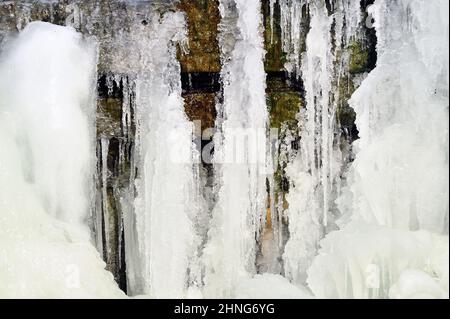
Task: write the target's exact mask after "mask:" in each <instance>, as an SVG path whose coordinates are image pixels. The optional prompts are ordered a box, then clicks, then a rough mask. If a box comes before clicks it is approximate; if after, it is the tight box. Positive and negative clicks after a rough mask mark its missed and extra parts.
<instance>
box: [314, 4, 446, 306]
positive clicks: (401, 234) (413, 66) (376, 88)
mask: <svg viewBox="0 0 450 319" xmlns="http://www.w3.org/2000/svg"><path fill="white" fill-rule="evenodd" d="M447 9H448V2H446V1H436V2H433V3H430V2H425V1H420V0H414V1H406V0H405V1H396V2H393V1H384V0H378V1H376V2H375V4H374V6H372V7H371V11H372V13H373V15H374V17H375V21H376V22H375V27H376V29H377V36H378V46H377V51H378V55H379V57H378V63H377V67H376V69H375V70H374V71H372V72H371V73H370V74H369V76H368V78H367V79H366V80H365V81H363V83H362V85H361V87H360V88H359V89H358V90H357V91H356V92H355V94H354V95H353V97H352V99H351V101H350V104H351V106H352V107H353V108H354V109H355V111H356V113H357V125H358V129H359V131H360V140H359V141H357V142H356V144H355V145H356V159H355V161H354V163H353V164H352V166H351V169H350V172H349V175H350V178H349V186H348V187H347V189H346V190H345V191H344V193H343V195H342V196H341V198H340V199H339V200H338V202H339V204H340V209H341V210H342V211H343V212H344V213H345V215H344V218H343V219H342V220H341V224H342V225H345V224H346V223H347V222H348V221H349V220H350V224H349V225H347V226H342V228H343V229H342V230H341V231H339V232H336V233H333V234H330V235H329V236H328V237H327V238H326V239H325V240H324V241H323V242H322V245H321V246H322V248H321V251H320V254H319V256H318V257H317V258H315V259H314V262H313V266H312V267H311V268H310V270H309V278H308V282H309V284H310V286H311V288H312V290H313V292H314V293H315V294H316V295H317V296H319V297H332V298H334V297H341V298H346V297H354V298H364V297H380V298H385V297H389V296H390V295H391V296H397V295H401V296H406V295H408V293H405V292H404V291H403V290H404V289H405V287H408V285H409V286H410V287H411V289H412V290H413V291H412V292H410V293H411V295H410V296H420V295H429V296H441V297H442V296H447V297H448V211H449V210H448V35H449V26H448V15H447V13H446V12H447ZM444 12H445V13H444ZM346 247H348V248H346ZM350 247H351V249H349V248H350ZM445 256H447V258H445ZM370 269H372V270H373V271H376V272H379V277H380V282H377V283H375V284H374V285H367V283H366V280H365V279H366V278H367V276H368V275H367V273H366V271H368V272H369V273H370V272H371V270H370ZM343 272H344V273H345V274H347V275H346V276H345V277H343V276H342V274H343ZM425 274H427V275H425ZM426 276H428V277H426ZM424 278H428V279H424ZM424 280H425V281H428V282H429V284H424V285H422V284H421V283H423V282H424ZM397 281H398V282H397ZM396 282H397V283H396ZM432 282H435V284H434V285H433V284H432ZM325 286H327V287H328V288H327V289H324V287H325ZM433 287H440V289H441V290H439V289H438V290H437V291H436V290H433V291H430V289H431V290H432V288H433ZM421 289H423V290H421ZM442 291H443V292H442Z"/></svg>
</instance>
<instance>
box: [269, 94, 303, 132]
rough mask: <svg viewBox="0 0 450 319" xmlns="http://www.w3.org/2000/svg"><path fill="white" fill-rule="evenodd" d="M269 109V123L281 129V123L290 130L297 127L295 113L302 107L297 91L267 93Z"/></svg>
mask: <svg viewBox="0 0 450 319" xmlns="http://www.w3.org/2000/svg"><path fill="white" fill-rule="evenodd" d="M267 103H268V106H269V110H270V125H271V127H272V128H278V129H281V127H282V126H283V124H286V125H287V127H288V128H289V129H291V130H295V129H296V128H297V127H298V121H297V118H296V117H297V114H298V112H299V111H300V108H301V107H302V100H301V97H300V94H299V93H297V92H272V93H268V95H267Z"/></svg>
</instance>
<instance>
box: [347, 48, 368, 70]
mask: <svg viewBox="0 0 450 319" xmlns="http://www.w3.org/2000/svg"><path fill="white" fill-rule="evenodd" d="M349 50H350V64H349V72H350V73H351V74H358V73H364V72H366V71H367V69H368V65H369V52H368V51H367V50H365V49H364V48H363V47H362V45H361V44H359V43H356V42H353V43H352V44H350V46H349Z"/></svg>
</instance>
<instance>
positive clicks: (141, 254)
mask: <svg viewBox="0 0 450 319" xmlns="http://www.w3.org/2000/svg"><path fill="white" fill-rule="evenodd" d="M136 28H137V29H136V30H133V32H132V34H134V36H135V37H136V38H135V40H136V42H135V44H134V49H136V50H138V53H137V54H139V56H140V60H139V62H140V64H138V66H137V69H136V72H137V73H136V79H135V86H136V117H137V133H136V136H137V137H136V139H137V141H136V146H135V154H134V165H135V168H136V170H137V178H136V181H135V189H136V195H137V196H136V198H135V199H134V203H133V207H132V208H131V209H130V211H129V212H128V214H127V215H126V216H125V232H126V238H125V241H126V243H127V245H126V260H127V266H128V267H127V272H128V284H129V289H130V294H132V295H137V294H145V295H149V296H151V297H155V298H169V297H170V298H182V297H185V296H186V293H187V290H188V289H189V288H192V289H194V288H195V287H196V286H197V285H198V284H199V283H200V282H199V280H198V278H197V276H198V274H197V273H196V269H198V266H197V264H198V262H199V260H198V256H197V245H198V238H197V234H196V232H195V230H194V225H193V222H194V220H195V218H196V216H197V214H198V211H199V210H200V208H201V198H200V194H199V191H198V189H199V186H198V181H197V180H196V177H197V176H198V172H196V170H198V166H196V165H195V163H196V161H195V159H196V153H195V151H194V150H195V147H194V144H193V142H192V135H193V124H192V123H191V122H189V121H188V119H187V118H186V115H185V113H184V109H183V106H184V104H183V99H182V97H181V79H180V66H179V62H178V61H177V60H176V44H177V43H180V44H183V42H184V41H185V33H184V32H185V30H184V29H185V20H184V15H183V14H181V13H167V14H166V15H165V16H164V17H163V18H162V19H161V20H160V19H158V16H157V15H156V14H155V16H153V17H152V19H151V20H150V21H149V24H148V25H145V26H143V25H142V24H140V23H137V24H136ZM190 284H191V286H193V287H190Z"/></svg>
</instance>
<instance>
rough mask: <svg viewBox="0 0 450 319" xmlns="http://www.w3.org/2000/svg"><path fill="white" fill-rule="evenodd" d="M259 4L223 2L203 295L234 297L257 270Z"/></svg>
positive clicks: (262, 118) (262, 140) (262, 148)
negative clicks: (213, 196)
mask: <svg viewBox="0 0 450 319" xmlns="http://www.w3.org/2000/svg"><path fill="white" fill-rule="evenodd" d="M260 6H261V3H260V1H257V0H250V1H249V0H222V1H220V11H221V15H222V22H221V25H220V32H221V34H220V47H221V49H222V61H223V69H222V81H223V83H224V88H223V90H224V92H223V104H222V105H219V106H218V113H219V117H218V121H217V125H216V126H217V128H218V131H219V132H218V133H217V134H216V137H215V141H214V142H215V152H216V153H215V158H214V164H215V168H216V178H217V181H218V187H219V190H218V195H217V196H218V199H217V204H216V207H215V208H214V211H213V220H212V224H211V230H210V232H209V243H208V244H207V247H206V249H205V252H204V260H205V264H206V277H205V285H206V287H205V295H206V296H207V297H214V298H218V297H233V294H234V289H235V288H236V285H237V284H238V283H239V281H240V280H241V279H242V278H246V277H247V276H248V275H249V274H252V273H254V272H255V258H256V256H255V254H256V240H257V238H258V237H259V231H260V229H261V224H262V222H263V221H264V216H265V212H266V207H267V191H266V176H265V165H266V140H267V137H266V136H267V132H266V126H267V120H268V112H267V107H266V101H265V88H266V84H265V72H264V64H263V59H264V47H263V37H262V29H261V23H262V15H261V8H260Z"/></svg>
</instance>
